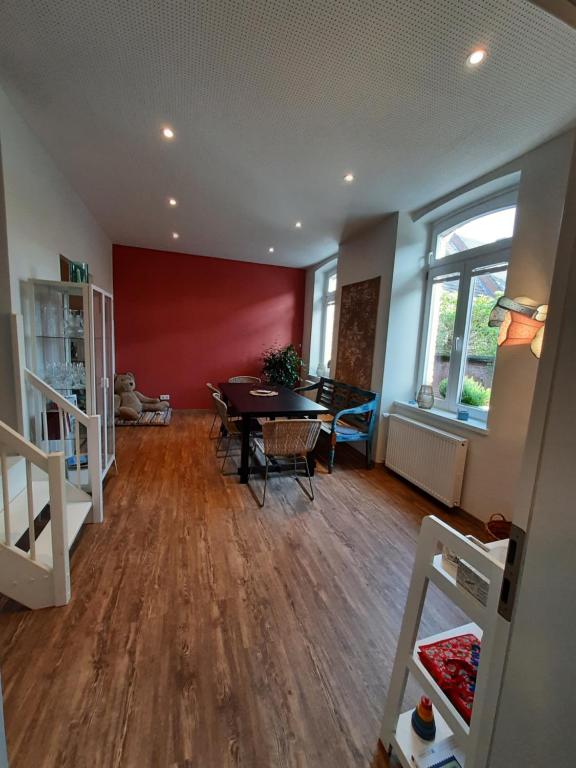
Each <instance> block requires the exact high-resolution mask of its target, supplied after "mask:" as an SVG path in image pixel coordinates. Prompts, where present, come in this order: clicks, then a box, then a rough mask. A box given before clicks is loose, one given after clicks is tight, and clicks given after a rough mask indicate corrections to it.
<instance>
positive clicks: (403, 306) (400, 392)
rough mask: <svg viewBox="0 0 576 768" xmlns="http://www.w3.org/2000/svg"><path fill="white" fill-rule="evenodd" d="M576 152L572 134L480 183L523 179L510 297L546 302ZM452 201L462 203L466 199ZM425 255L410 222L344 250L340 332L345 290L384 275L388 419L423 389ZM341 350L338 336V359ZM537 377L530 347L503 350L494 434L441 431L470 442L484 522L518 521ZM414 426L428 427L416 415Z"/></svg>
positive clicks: (377, 358)
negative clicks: (419, 377) (419, 372)
mask: <svg viewBox="0 0 576 768" xmlns="http://www.w3.org/2000/svg"><path fill="white" fill-rule="evenodd" d="M573 147H574V132H569V133H567V134H564V135H562V136H560V137H558V138H556V139H554V140H552V141H550V142H548V143H546V144H544V145H542V146H541V147H538V148H537V149H535V150H534V151H532V152H530V153H528V154H526V155H524V156H522V157H520V158H518V159H517V160H516V161H514V162H513V163H510V164H508V165H507V166H505V167H504V168H501V169H497V170H496V171H494V172H492V173H491V174H488V175H487V176H486V177H483V178H482V179H479V180H477V182H476V183H475V186H477V187H479V186H483V188H484V189H487V186H488V185H487V182H488V184H489V185H494V184H496V185H497V184H498V179H499V177H500V179H505V180H509V179H510V178H518V174H520V189H519V196H518V211H517V220H516V228H515V234H514V241H513V245H512V254H511V260H510V267H509V272H508V287H507V291H506V292H507V294H508V295H510V296H512V297H514V296H522V295H523V296H529V297H531V298H533V299H535V300H536V301H538V302H539V303H546V302H547V301H548V297H549V293H550V285H551V281H552V273H553V269H554V262H555V256H556V249H557V244H558V236H559V231H560V223H561V218H562V213H563V209H564V201H565V195H566V186H567V179H568V169H569V166H570V159H571V156H572V152H573ZM514 174H515V176H514ZM473 186H474V184H472V183H471V184H468V185H466V189H465V190H462V191H465V199H466V202H468V203H469V202H470V200H471V199H473V196H474V193H473V192H472V193H471V192H470V189H471V188H472V187H473ZM492 191H493V190H492ZM471 195H472V198H471ZM453 197H454V198H456V197H460V191H456V192H455V193H454V196H453ZM445 204H446V198H443V199H442V201H439V202H438V206H435V205H434V204H431V205H430V206H427V207H426V213H427V216H426V219H425V220H426V221H428V222H429V221H430V220H432V219H434V218H435V217H437V216H438V215H439V214H438V213H434V212H433V211H434V209H435V207H438V208H440V205H442V212H443V213H445ZM431 212H432V213H431ZM426 249H427V228H426V225H425V224H424V223H423V221H417V222H413V221H412V219H411V218H410V216H409V215H408V214H406V213H400V214H394V215H392V216H390V217H388V218H387V219H385V220H384V221H383V222H382V223H381V224H379V225H377V226H376V227H372V228H371V229H370V230H367V231H365V232H363V233H362V234H361V235H358V236H356V237H354V238H352V239H350V240H349V241H347V242H346V243H344V244H343V245H342V246H341V249H340V255H339V261H338V285H339V292H338V295H337V304H336V328H337V323H338V316H339V303H340V290H341V286H342V285H345V284H347V283H354V282H357V281H359V280H365V279H367V278H370V277H375V276H377V275H380V276H381V280H382V282H381V295H380V306H379V312H378V324H377V334H376V343H375V354H374V367H373V377H372V388H373V389H375V390H377V391H381V392H382V411H383V412H384V413H386V412H387V411H389V410H390V409H391V407H392V404H393V402H394V400H408V399H410V398H412V397H414V394H415V390H416V388H417V385H418V382H417V381H416V369H417V361H418V355H419V345H420V339H419V336H420V329H421V314H422V305H423V297H424V284H425V282H424V280H425V271H426V262H425V255H426ZM337 343H338V339H337V333H335V337H334V351H333V356H334V355H335V350H336V349H337ZM537 370H538V361H537V360H536V358H534V356H533V355H532V354H531V353H530V351H529V350H528V348H526V347H503V348H502V349H500V350H499V352H498V359H497V365H496V371H495V376H494V383H493V392H492V402H491V410H490V418H489V423H488V428H489V429H488V432H487V433H486V434H479V433H477V432H473V431H471V430H469V429H467V428H466V427H465V426H463V425H461V424H459V423H458V422H455V423H454V422H450V423H449V425H448V427H446V426H444V427H443V428H445V429H448V431H450V432H453V433H455V434H461V435H463V436H464V437H466V438H468V440H469V454H468V462H467V467H466V474H465V479H464V487H463V493H462V508H463V509H465V510H466V511H467V512H469V513H470V514H472V515H474V516H475V517H478V518H479V519H481V520H487V519H488V518H489V517H490V515H491V514H493V513H494V512H500V513H501V514H504V515H505V516H506V517H508V518H510V517H511V516H512V514H513V505H514V498H515V493H516V489H517V484H518V478H519V472H520V465H521V460H522V453H523V448H524V443H525V440H526V433H527V428H528V418H529V414H530V408H531V404H532V397H533V393H534V386H535V378H536V373H537ZM413 418H422V419H423V420H426V419H427V417H426V416H425V415H422V416H420V414H419V413H418V412H416V413H415V414H414V416H413ZM385 423H386V422H385V421H384V422H383V425H384V426H385ZM385 442H386V429H383V428H381V429H380V430H379V434H378V438H377V442H376V449H375V457H376V460H377V461H382V460H383V458H384V455H385Z"/></svg>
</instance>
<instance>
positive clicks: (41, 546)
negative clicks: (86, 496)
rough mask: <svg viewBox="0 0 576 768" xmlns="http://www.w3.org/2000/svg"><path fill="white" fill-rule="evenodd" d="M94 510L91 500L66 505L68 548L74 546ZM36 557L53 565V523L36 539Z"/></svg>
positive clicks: (45, 563) (46, 563)
mask: <svg viewBox="0 0 576 768" xmlns="http://www.w3.org/2000/svg"><path fill="white" fill-rule="evenodd" d="M91 510H92V502H91V501H71V502H69V503H68V504H67V505H66V512H67V518H68V531H67V532H68V549H70V548H71V547H72V545H73V544H74V542H75V541H76V538H77V537H78V534H79V532H80V529H81V528H82V525H83V524H84V522H85V521H86V518H87V517H88V515H89V514H90V511H91ZM36 559H37V560H39V561H40V562H42V563H44V565H48V566H50V567H51V566H52V523H51V522H50V523H48V525H47V526H46V527H45V528H44V530H43V531H42V533H41V534H40V536H38V539H37V541H36Z"/></svg>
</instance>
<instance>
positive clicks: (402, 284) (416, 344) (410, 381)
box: [375, 213, 428, 461]
mask: <svg viewBox="0 0 576 768" xmlns="http://www.w3.org/2000/svg"><path fill="white" fill-rule="evenodd" d="M427 243H428V228H427V227H426V225H424V224H422V223H421V222H416V223H415V222H413V221H412V219H411V217H410V216H409V215H408V214H407V213H400V214H399V215H398V236H397V239H396V254H395V259H394V272H393V276H392V290H391V294H390V296H389V298H388V301H389V304H390V312H389V315H390V316H389V320H388V334H387V338H386V357H385V364H384V380H383V383H382V409H381V410H382V412H383V413H389V412H390V411H391V409H392V406H393V403H394V400H410V399H412V398H413V397H414V392H415V390H416V374H417V369H418V358H419V351H420V327H421V318H422V311H423V306H424V295H425V290H426V247H427ZM387 426H388V424H387V419H386V418H384V419H383V420H382V424H381V428H380V438H379V440H378V443H377V446H376V452H375V457H376V461H384V457H385V455H386V437H387Z"/></svg>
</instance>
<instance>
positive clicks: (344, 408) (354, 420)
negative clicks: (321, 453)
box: [294, 377, 378, 473]
mask: <svg viewBox="0 0 576 768" xmlns="http://www.w3.org/2000/svg"><path fill="white" fill-rule="evenodd" d="M313 390H317V392H316V402H317V403H321V404H322V405H324V406H325V407H326V408H328V410H329V411H330V414H325V415H322V416H320V419H321V420H322V421H323V424H322V430H323V431H324V432H326V433H327V434H328V435H329V437H330V450H329V453H328V472H330V473H331V472H332V468H333V467H334V456H335V453H336V444H337V443H353V442H365V443H366V466H367V467H369V468H371V467H373V466H374V464H373V462H372V437H373V434H374V427H375V425H376V420H377V416H376V414H377V405H378V394H377V393H376V392H370V391H369V390H367V389H359V388H358V387H353V386H352V385H351V384H345V383H344V382H342V381H335V380H334V379H326V378H324V377H322V378H321V379H320V380H319V381H317V382H316V383H314V384H310V385H308V386H306V387H299V388H298V389H295V390H294V391H295V392H311V391H313Z"/></svg>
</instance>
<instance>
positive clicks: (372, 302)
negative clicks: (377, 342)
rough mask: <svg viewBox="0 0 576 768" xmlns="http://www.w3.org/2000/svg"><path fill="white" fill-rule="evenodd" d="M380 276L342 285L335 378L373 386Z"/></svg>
mask: <svg viewBox="0 0 576 768" xmlns="http://www.w3.org/2000/svg"><path fill="white" fill-rule="evenodd" d="M379 298H380V278H379V277H375V278H373V279H372V280H362V282H360V283H352V284H351V285H344V286H343V287H342V300H341V302H340V323H339V325H338V355H337V358H336V378H337V379H338V380H339V381H345V382H346V384H352V385H354V386H356V387H360V388H361V389H370V387H371V385H372V361H373V358H374V339H375V337H376V318H377V315H378V299H379Z"/></svg>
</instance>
